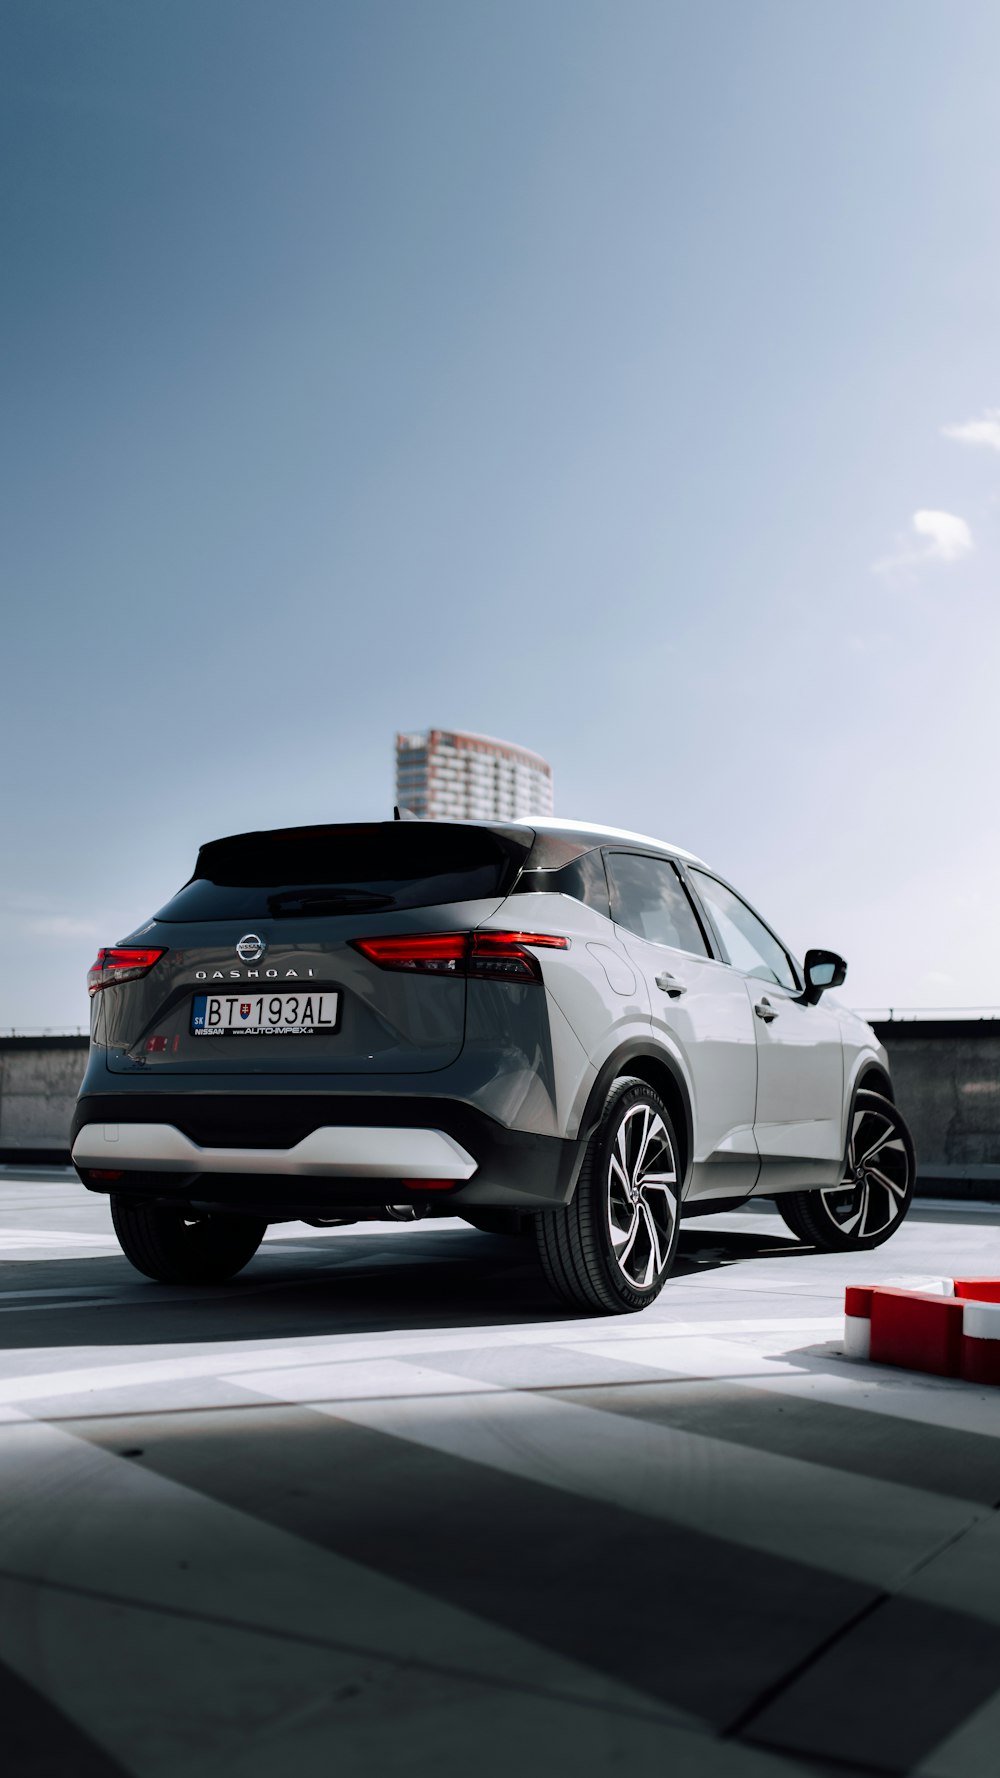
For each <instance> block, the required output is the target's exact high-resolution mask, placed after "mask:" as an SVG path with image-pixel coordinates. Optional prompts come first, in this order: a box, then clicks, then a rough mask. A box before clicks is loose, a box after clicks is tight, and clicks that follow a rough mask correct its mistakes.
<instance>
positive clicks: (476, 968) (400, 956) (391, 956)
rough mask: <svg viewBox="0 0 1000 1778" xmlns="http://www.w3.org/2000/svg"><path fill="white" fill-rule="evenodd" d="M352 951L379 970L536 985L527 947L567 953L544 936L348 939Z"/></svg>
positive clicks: (563, 941) (565, 942) (537, 975)
mask: <svg viewBox="0 0 1000 1778" xmlns="http://www.w3.org/2000/svg"><path fill="white" fill-rule="evenodd" d="M350 942H351V944H352V945H353V946H354V948H355V950H357V951H360V952H361V954H362V956H363V957H367V958H368V960H369V962H370V963H377V964H378V966H379V968H380V969H405V970H408V971H410V972H411V973H414V974H417V975H461V976H466V977H471V978H473V979H475V980H478V981H491V982H496V981H501V982H540V981H541V979H542V972H541V969H540V968H539V966H538V958H537V957H534V956H532V951H531V947H533V946H537V947H539V948H541V949H548V950H553V951H565V950H568V949H569V939H568V938H559V937H556V936H554V935H553V934H552V933H548V932H422V933H414V934H411V933H406V934H403V935H399V936H395V935H394V936H393V937H392V938H352V939H351V941H350Z"/></svg>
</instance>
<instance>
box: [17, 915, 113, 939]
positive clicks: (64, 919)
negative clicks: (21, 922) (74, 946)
mask: <svg viewBox="0 0 1000 1778" xmlns="http://www.w3.org/2000/svg"><path fill="white" fill-rule="evenodd" d="M27 928H28V931H29V932H30V933H31V934H32V936H33V937H35V938H54V939H63V938H65V939H72V938H95V937H96V936H97V927H96V926H95V924H94V922H93V920H74V919H71V917H70V916H69V914H43V915H42V916H41V918H39V919H36V920H29V921H28V922H27Z"/></svg>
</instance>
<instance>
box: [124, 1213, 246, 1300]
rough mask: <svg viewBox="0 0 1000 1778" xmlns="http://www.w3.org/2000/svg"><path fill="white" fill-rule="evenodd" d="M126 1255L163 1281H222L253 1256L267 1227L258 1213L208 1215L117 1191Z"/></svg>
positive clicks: (239, 1270)
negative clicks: (144, 1201) (131, 1199)
mask: <svg viewBox="0 0 1000 1778" xmlns="http://www.w3.org/2000/svg"><path fill="white" fill-rule="evenodd" d="M111 1220H112V1222H113V1223H114V1225H115V1234H116V1235H117V1236H118V1242H119V1245H120V1247H121V1250H122V1252H123V1253H124V1255H125V1258H126V1259H127V1260H129V1261H130V1262H131V1264H132V1265H134V1266H135V1268H136V1271H138V1272H144V1273H145V1275H146V1277H147V1278H155V1279H156V1280H157V1282H158V1283H160V1284H220V1283H222V1282H223V1281H224V1280H225V1279H226V1278H232V1277H234V1276H235V1274H236V1273H237V1272H241V1271H242V1270H243V1267H244V1266H245V1265H248V1264H249V1262H250V1261H251V1260H252V1259H253V1256H254V1254H255V1253H256V1251H257V1249H258V1247H259V1246H260V1244H261V1241H262V1240H263V1238H264V1231H265V1229H266V1228H267V1223H266V1222H260V1221H259V1220H258V1219H257V1217H255V1216H208V1215H204V1216H201V1215H198V1214H197V1213H196V1212H194V1211H191V1210H178V1209H171V1208H169V1207H166V1206H163V1205H159V1204H134V1203H130V1202H129V1201H128V1200H127V1199H126V1198H122V1197H112V1199H111Z"/></svg>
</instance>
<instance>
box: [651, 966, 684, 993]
mask: <svg viewBox="0 0 1000 1778" xmlns="http://www.w3.org/2000/svg"><path fill="white" fill-rule="evenodd" d="M656 985H657V987H658V988H662V989H663V992H664V994H669V995H670V998H671V1000H679V999H680V997H681V995H682V994H686V993H687V988H686V987H685V986H684V983H683V982H679V981H678V980H677V977H676V976H675V975H671V974H670V973H669V971H668V970H666V969H665V970H664V971H663V974H662V975H658V976H657V977H656Z"/></svg>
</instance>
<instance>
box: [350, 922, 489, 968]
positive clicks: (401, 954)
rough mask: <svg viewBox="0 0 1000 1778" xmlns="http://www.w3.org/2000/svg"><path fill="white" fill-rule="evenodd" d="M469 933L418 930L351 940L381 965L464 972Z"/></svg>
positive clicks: (357, 947)
mask: <svg viewBox="0 0 1000 1778" xmlns="http://www.w3.org/2000/svg"><path fill="white" fill-rule="evenodd" d="M469 936H470V935H469V933H467V932H420V933H414V934H411V933H407V934H406V935H405V936H404V937H400V938H352V939H351V944H352V945H353V946H354V948H355V950H356V951H360V952H361V954H362V956H363V957H367V958H368V960H369V962H371V963H377V964H378V966H379V968H380V969H415V970H419V971H420V973H421V974H424V975H464V974H465V960H466V956H467V954H468V949H469Z"/></svg>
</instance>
